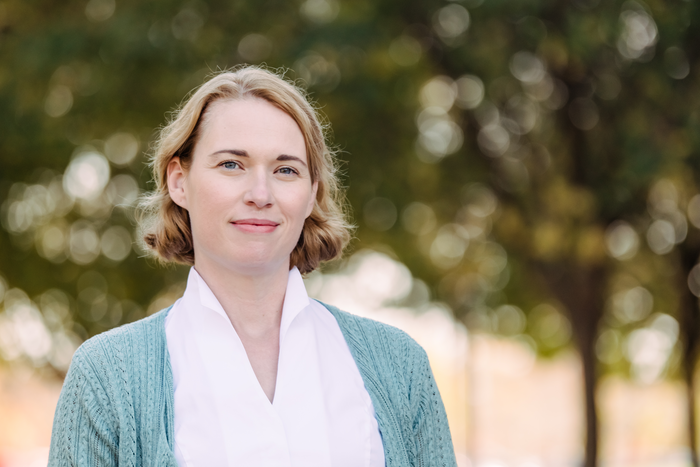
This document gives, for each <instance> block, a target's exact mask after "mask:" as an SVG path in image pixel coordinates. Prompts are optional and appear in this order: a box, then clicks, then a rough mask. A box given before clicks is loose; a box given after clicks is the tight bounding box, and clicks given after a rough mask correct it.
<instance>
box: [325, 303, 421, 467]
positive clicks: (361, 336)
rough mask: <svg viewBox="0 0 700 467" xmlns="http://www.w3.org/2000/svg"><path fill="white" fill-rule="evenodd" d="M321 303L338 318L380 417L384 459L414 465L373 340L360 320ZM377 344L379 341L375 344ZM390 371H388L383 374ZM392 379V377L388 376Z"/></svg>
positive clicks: (389, 463) (393, 462)
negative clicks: (411, 461)
mask: <svg viewBox="0 0 700 467" xmlns="http://www.w3.org/2000/svg"><path fill="white" fill-rule="evenodd" d="M319 303H321V304H322V305H323V306H324V307H326V308H327V309H328V311H330V312H331V314H332V315H333V316H334V317H335V319H336V321H337V322H338V325H339V326H340V330H341V331H342V332H343V336H344V337H345V341H346V342H347V344H348V347H350V353H351V354H352V356H353V358H354V359H355V363H356V364H357V368H358V369H359V370H360V375H362V380H363V381H364V383H365V389H367V392H368V393H369V395H370V398H371V399H372V404H373V405H374V411H375V413H376V415H377V423H378V424H379V431H380V433H381V435H382V443H383V444H384V457H385V459H386V465H387V467H393V466H408V465H411V463H410V461H409V458H408V453H407V452H406V443H405V441H404V439H403V433H402V430H401V425H400V424H399V420H398V419H397V417H396V408H395V407H394V405H393V404H392V401H391V398H390V397H389V393H388V391H387V388H386V385H385V384H383V383H382V378H381V375H382V374H383V375H384V376H389V375H387V374H386V373H384V372H382V369H381V368H378V366H379V362H378V361H377V359H376V358H375V357H377V355H376V353H375V352H372V346H371V345H370V340H371V339H370V338H368V336H367V335H366V333H365V330H366V329H365V328H363V327H362V326H360V325H359V323H358V317H356V316H355V315H352V314H350V313H346V312H344V311H341V310H339V309H338V308H336V307H334V306H331V305H326V304H325V303H323V302H319ZM374 342H375V343H376V340H375V341H374ZM386 370H388V368H387V369H385V370H384V371H386ZM389 377H390V376H389Z"/></svg>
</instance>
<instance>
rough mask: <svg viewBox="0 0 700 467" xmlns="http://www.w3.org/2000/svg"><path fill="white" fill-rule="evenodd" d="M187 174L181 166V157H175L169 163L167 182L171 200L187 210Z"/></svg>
mask: <svg viewBox="0 0 700 467" xmlns="http://www.w3.org/2000/svg"><path fill="white" fill-rule="evenodd" d="M186 176H187V174H186V173H185V171H184V169H183V168H182V164H180V158H179V157H173V158H172V159H170V163H168V172H167V182H168V193H169V194H170V198H171V199H172V200H173V202H175V204H177V205H178V206H180V207H181V208H184V209H187V196H186V193H185V179H186V178H187V177H186Z"/></svg>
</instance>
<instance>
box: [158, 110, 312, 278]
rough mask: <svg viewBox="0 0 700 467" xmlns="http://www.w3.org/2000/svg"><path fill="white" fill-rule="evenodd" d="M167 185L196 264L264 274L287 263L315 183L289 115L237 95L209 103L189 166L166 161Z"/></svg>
mask: <svg viewBox="0 0 700 467" xmlns="http://www.w3.org/2000/svg"><path fill="white" fill-rule="evenodd" d="M168 189H169V191H170V196H171V198H172V199H173V201H174V202H175V203H177V204H178V205H180V206H182V207H183V208H185V209H187V211H188V212H189V215H190V225H191V228H192V238H193V241H194V251H195V267H197V268H200V267H201V268H212V267H213V268H215V269H217V268H220V267H222V266H223V267H225V268H227V269H231V270H235V271H237V272H239V273H243V274H264V273H266V272H271V271H274V270H278V269H279V268H282V267H284V268H287V269H288V268H289V256H290V254H291V252H292V250H293V249H294V247H295V246H296V244H297V242H298V240H299V236H300V234H301V230H302V228H303V225H304V220H305V219H306V218H307V217H308V216H309V214H311V210H312V209H313V207H314V202H315V199H316V190H317V183H312V182H311V173H310V170H309V166H308V160H307V155H306V145H305V142H304V136H303V135H302V133H301V130H300V129H299V126H298V125H297V124H296V122H295V121H294V120H293V119H292V117H290V116H289V115H288V114H287V113H285V112H284V111H282V110H280V109H279V108H277V107H275V106H274V105H273V104H271V103H269V102H267V101H265V100H263V99H242V100H220V101H215V102H214V103H212V104H210V106H209V108H208V110H207V114H206V116H205V119H204V125H203V127H202V131H201V135H200V138H199V141H198V142H197V144H196V145H195V148H194V152H193V157H192V163H191V165H190V167H189V169H188V170H187V171H184V170H183V168H182V167H181V165H180V161H179V160H178V158H174V159H173V160H172V161H171V162H170V165H169V166H168Z"/></svg>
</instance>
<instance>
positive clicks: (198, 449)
mask: <svg viewBox="0 0 700 467" xmlns="http://www.w3.org/2000/svg"><path fill="white" fill-rule="evenodd" d="M280 318H281V319H280V333H279V354H278V359H277V360H278V362H277V363H278V365H277V375H276V380H275V392H274V398H273V401H272V402H270V400H269V399H268V398H267V395H266V394H265V392H264V391H263V389H262V387H261V386H260V383H259V381H258V379H257V377H256V375H255V372H254V371H253V367H252V366H251V364H250V360H249V359H248V354H247V352H246V349H245V347H244V346H243V343H242V342H241V340H240V337H239V336H238V333H237V332H236V329H235V328H234V327H233V325H232V324H231V320H230V319H229V317H228V315H227V314H226V311H224V308H223V307H222V306H221V303H219V300H218V299H217V298H216V296H215V295H214V293H213V292H212V291H211V289H210V288H209V286H208V285H207V283H206V281H205V280H204V278H202V277H201V276H200V275H199V273H198V272H197V270H196V269H195V268H194V267H192V268H190V273H189V276H188V279H187V288H186V289H185V293H184V294H183V295H182V297H181V298H180V299H179V300H178V301H176V302H175V304H173V307H172V308H171V309H170V311H169V312H168V315H167V316H166V318H165V336H166V340H167V344H168V355H169V358H170V367H171V369H172V375H173V388H174V409H173V413H174V427H175V428H174V432H175V441H174V452H175V460H176V461H177V463H178V465H179V466H180V467H186V466H192V467H196V466H220V467H237V466H241V465H243V466H249V465H250V466H259V467H329V466H333V467H384V465H385V461H384V446H383V444H382V438H381V434H380V433H379V425H378V423H377V418H376V415H375V412H374V407H373V405H372V399H371V398H370V396H369V393H368V392H367V389H366V388H365V384H364V381H363V380H362V375H361V374H360V370H359V369H358V368H357V364H356V363H355V359H354V358H353V356H352V354H351V353H350V347H349V346H348V344H347V341H346V340H345V337H344V336H343V332H342V331H341V330H340V326H339V325H338V321H337V320H336V319H335V317H334V316H333V314H332V313H331V312H330V311H329V310H328V309H327V308H326V307H324V306H323V305H321V304H320V303H319V302H317V301H315V300H311V299H309V295H308V294H307V292H306V287H305V285H304V279H303V277H302V276H301V273H300V272H299V269H297V268H296V267H293V268H292V269H290V270H289V275H288V278H287V287H286V290H285V292H284V301H283V303H282V315H281V317H280Z"/></svg>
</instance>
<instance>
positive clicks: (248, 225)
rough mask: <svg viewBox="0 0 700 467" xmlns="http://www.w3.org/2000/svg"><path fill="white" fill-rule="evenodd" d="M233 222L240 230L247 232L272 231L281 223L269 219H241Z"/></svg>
mask: <svg viewBox="0 0 700 467" xmlns="http://www.w3.org/2000/svg"><path fill="white" fill-rule="evenodd" d="M231 224H233V226H234V227H236V228H238V230H241V231H243V232H247V233H270V232H273V231H274V230H275V229H276V228H277V226H278V225H279V223H278V222H274V221H271V220H268V219H240V220H237V221H233V222H231Z"/></svg>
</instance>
